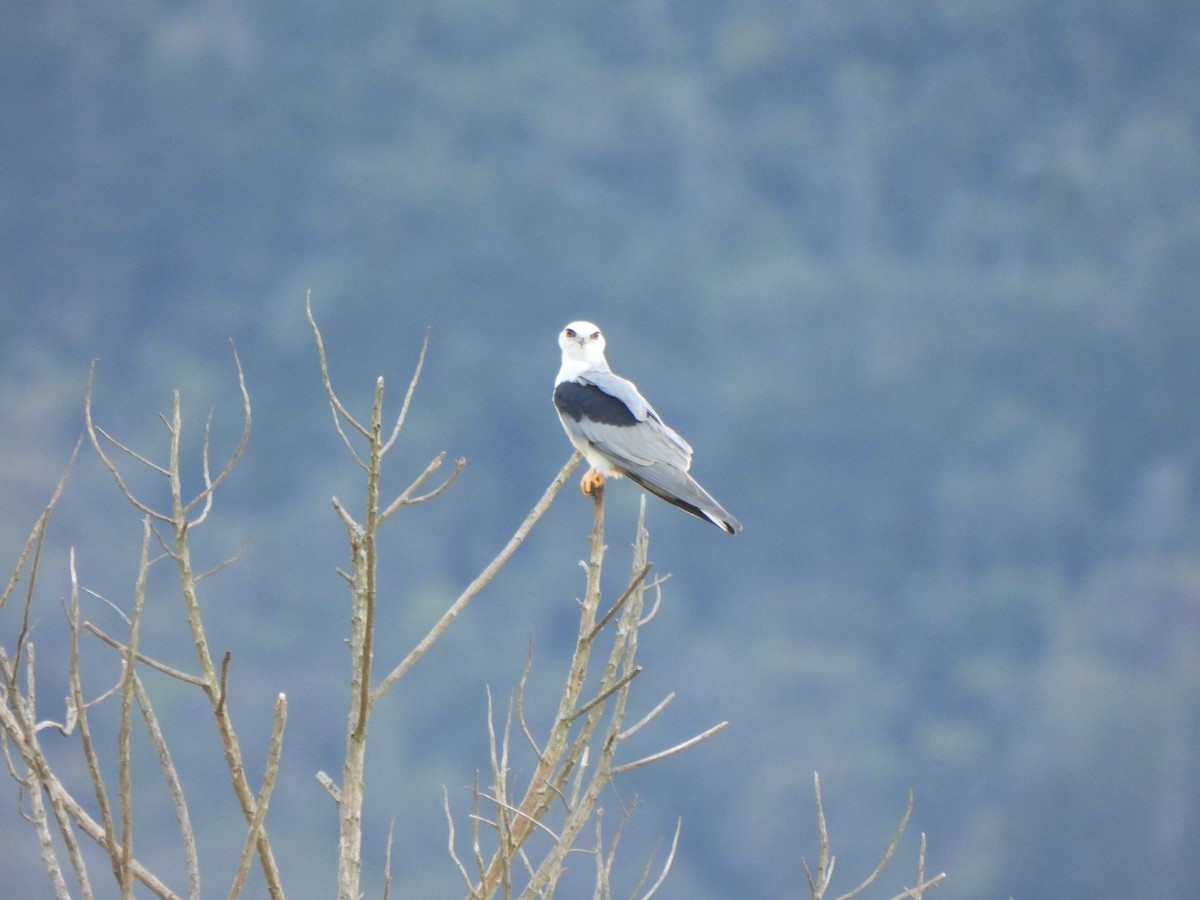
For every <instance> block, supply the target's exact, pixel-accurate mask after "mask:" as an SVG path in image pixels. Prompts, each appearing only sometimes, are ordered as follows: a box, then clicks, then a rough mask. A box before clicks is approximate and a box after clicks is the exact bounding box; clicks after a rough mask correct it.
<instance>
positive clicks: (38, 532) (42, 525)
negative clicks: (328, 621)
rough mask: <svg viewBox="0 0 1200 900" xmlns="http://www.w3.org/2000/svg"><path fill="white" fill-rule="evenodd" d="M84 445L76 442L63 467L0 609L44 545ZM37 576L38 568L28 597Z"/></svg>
mask: <svg viewBox="0 0 1200 900" xmlns="http://www.w3.org/2000/svg"><path fill="white" fill-rule="evenodd" d="M82 443H83V438H82V437H80V438H79V440H77V441H76V442H75V449H74V450H72V451H71V456H70V457H69V458H68V459H67V464H66V466H64V467H63V473H62V475H60V476H59V478H58V484H57V485H55V488H54V493H53V494H51V495H50V501H49V502H48V503H47V504H46V505H45V507H44V508H43V509H42V514H41V515H40V516H38V520H37V522H36V523H34V526H33V530H32V531H30V533H29V538H28V539H27V540H26V541H25V546H24V547H23V548H22V549H21V555H20V556H19V557H18V558H17V565H16V567H15V568H14V569H13V573H12V577H11V578H10V579H9V581H8V585H7V586H6V587H5V588H4V593H3V594H0V609H4V605H5V604H6V603H8V598H9V596H11V594H12V592H13V590H14V589H15V588H16V586H17V582H18V581H20V580H21V573H22V572H23V571H24V570H25V562H26V560H28V559H29V554H30V553H31V552H32V553H36V552H37V551H39V550H40V548H41V545H42V535H43V534H44V533H45V531H46V524H47V523H48V522H49V521H50V514H51V513H52V512H53V511H54V507H55V506H57V505H58V499H59V498H60V497H61V496H62V492H63V488H64V487H65V486H66V483H67V476H68V475H69V474H70V473H71V468H72V467H73V466H74V465H75V458H76V457H77V456H78V455H79V447H80V445H81V444H82ZM35 576H36V567H35V572H34V574H31V575H30V577H29V588H28V590H27V591H26V595H27V596H28V597H32V596H33V581H34V578H35Z"/></svg>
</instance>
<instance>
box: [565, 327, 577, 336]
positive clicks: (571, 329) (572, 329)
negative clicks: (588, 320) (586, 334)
mask: <svg viewBox="0 0 1200 900" xmlns="http://www.w3.org/2000/svg"><path fill="white" fill-rule="evenodd" d="M566 335H567V337H575V329H574V328H568V329H567V330H566Z"/></svg>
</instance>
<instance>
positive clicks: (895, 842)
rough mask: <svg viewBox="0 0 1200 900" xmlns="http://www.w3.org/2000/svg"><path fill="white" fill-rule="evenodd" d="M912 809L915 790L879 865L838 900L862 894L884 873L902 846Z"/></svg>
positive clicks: (909, 795)
mask: <svg viewBox="0 0 1200 900" xmlns="http://www.w3.org/2000/svg"><path fill="white" fill-rule="evenodd" d="M912 810H913V792H912V791H909V792H908V804H907V805H906V806H905V807H904V815H903V816H902V817H901V818H900V824H899V825H898V826H897V827H896V833H895V834H894V835H892V840H891V843H889V844H888V848H887V850H886V851H885V852H884V854H883V859H881V860H880V861H879V865H877V866H876V867H875V871H873V872H872V873H871V874H870V875H868V876H867V877H866V879H865V880H864V881H863V882H862V884H860V885H859V886H858V887H856V888H855V889H854V890H852V891H850V892H848V893H845V894H842V895H841V896H840V897H838V900H850V898H851V897H857V896H858V895H859V894H861V893H862V892H863V891H865V890H866V889H867V888H869V887H870V886H871V885H872V884H874V883H875V880H876V879H877V878H878V877H879V876H880V875H881V874H883V870H884V868H886V867H887V864H888V863H889V862H891V861H892V857H893V856H895V855H896V848H897V847H898V846H900V838H901V837H902V836H903V835H904V829H905V828H906V827H908V820H909V817H910V816H911V815H912Z"/></svg>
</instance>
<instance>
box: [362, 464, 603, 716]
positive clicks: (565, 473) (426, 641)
mask: <svg viewBox="0 0 1200 900" xmlns="http://www.w3.org/2000/svg"><path fill="white" fill-rule="evenodd" d="M582 458H583V456H582V454H580V453H579V452H578V451H576V452H575V453H573V454H571V458H570V459H568V460H567V462H566V464H564V465H563V467H562V468H561V469H560V470H559V472H558V475H557V476H555V478H554V480H553V481H552V482H550V486H549V487H548V488H546V491H545V493H543V494H542V497H541V499H540V500H538V502H537V503H536V504H534V507H533V509H531V510H530V511H529V515H527V516H526V517H525V520H524V521H523V522H522V523H521V524H520V525H519V526H517V530H516V531H515V532H514V533H513V536H512V537H511V538H509V540H508V543H507V544H505V545H504V548H503V549H502V550H501V551H500V552H499V553H498V554H496V557H495V559H493V560H492V561H491V562H490V563H488V565H487V567H486V568H484V570H483V571H482V572H480V573H479V575H477V576H476V577H475V580H474V581H472V582H471V583H470V584H469V585H467V587H466V589H465V590H464V591H463V592H462V593H461V594H460V595H459V596H458V599H457V600H455V601H454V602H453V603H452V604H450V607H449V609H447V610H446V611H445V612H444V613H443V614H442V617H441V618H440V619H438V621H437V623H436V624H435V625H434V626H433V627H432V628H431V629H429V632H428V633H427V634H426V635H425V637H423V638H422V639H421V641H420V642H419V643H418V644H417V646H416V647H414V648H413V649H412V650H411V651H410V652H409V654H408V656H406V657H404V659H403V660H401V662H400V664H399V665H398V666H396V668H394V669H393V670H392V671H391V672H390V673H389V674H388V676H387V677H386V678H384V679H383V681H381V682H380V683H379V686H378V687H376V688H375V690H373V691H372V692H371V702H372V703H374V702H375V701H376V700H378V699H379V698H380V697H382V696H383V695H384V694H385V693H387V691H388V690H389V689H390V688H391V687H392V685H394V684H395V683H396V682H397V681H399V680H400V679H401V678H403V677H404V674H405V673H406V672H407V671H408V670H409V669H411V668H412V667H413V665H414V664H415V663H416V662H417V660H419V659H420V658H421V657H422V656H424V655H425V651H427V650H428V649H429V648H430V647H432V646H433V643H434V641H436V640H437V639H438V638H439V637H441V636H442V633H443V632H444V631H445V630H446V629H447V628H449V627H450V623H451V622H453V621H454V620H455V619H456V618H458V616H459V614H460V613H461V612H462V611H463V610H464V609H466V608H467V604H469V603H470V602H471V601H472V600H474V599H475V596H476V595H477V594H478V593H479V592H480V591H481V590H483V589H484V587H486V586H487V584H488V582H489V581H491V580H492V578H493V577H495V575H496V573H497V572H498V571H500V569H501V568H502V567H503V566H504V564H505V563H506V562H508V560H509V558H510V557H511V556H512V555H513V553H515V552H516V549H517V548H518V547H519V546H521V542H522V541H524V540H525V537H526V535H528V534H529V532H530V530H531V529H532V528H533V526H534V525H535V524H537V521H538V519H540V518H541V517H542V515H543V514H544V513H545V512H546V510H547V509H549V508H550V503H551V502H552V501H553V500H554V497H555V495H556V494H558V491H559V489H560V488H562V486H563V485H564V484H565V483H566V481H567V478H568V477H569V476H570V474H571V473H572V472H573V471H574V470H575V467H576V466H577V465H579V461H580V460H581V459H582Z"/></svg>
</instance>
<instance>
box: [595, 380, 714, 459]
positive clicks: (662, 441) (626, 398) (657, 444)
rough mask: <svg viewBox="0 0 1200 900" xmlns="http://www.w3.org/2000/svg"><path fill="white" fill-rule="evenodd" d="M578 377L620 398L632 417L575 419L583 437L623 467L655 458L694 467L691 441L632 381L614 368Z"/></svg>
mask: <svg viewBox="0 0 1200 900" xmlns="http://www.w3.org/2000/svg"><path fill="white" fill-rule="evenodd" d="M578 380H579V381H581V382H584V383H587V384H593V385H595V386H596V387H598V388H599V389H600V390H602V391H603V392H604V393H605V394H607V395H609V396H610V397H612V398H613V399H614V400H618V401H620V403H621V404H623V405H624V406H625V408H626V409H627V410H628V412H629V417H630V418H631V419H632V421H630V419H622V417H621V416H619V415H606V416H601V417H599V418H598V419H592V418H588V417H585V418H583V419H581V420H580V421H579V422H578V423H575V424H576V428H577V429H578V430H579V431H580V432H581V436H582V437H583V438H584V440H586V441H587V442H588V443H590V444H592V445H594V446H595V447H596V449H597V450H599V451H600V452H601V453H603V454H604V455H605V456H609V457H611V458H612V459H613V461H614V462H615V463H617V465H619V466H621V467H622V468H626V467H627V466H631V465H633V466H646V465H651V464H653V463H656V462H662V463H667V464H669V465H671V466H675V467H676V468H680V469H683V470H684V471H685V472H686V471H687V470H688V469H689V468H690V467H691V465H692V447H691V444H689V443H688V442H687V441H685V440H684V439H683V438H682V437H680V436H679V435H678V434H676V433H675V430H674V429H673V428H671V427H670V426H668V425H666V424H665V423H664V422H663V420H662V419H661V418H660V417H659V415H658V413H656V412H655V411H654V407H652V406H651V405H650V404H649V403H648V402H647V400H646V398H645V397H643V396H642V395H641V393H639V391H638V389H637V385H635V384H634V383H633V382H632V381H629V380H628V379H625V378H622V377H621V376H620V375H614V374H613V373H612V372H597V371H591V372H585V373H584V374H583V375H582V376H580V378H579V379H578Z"/></svg>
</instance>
